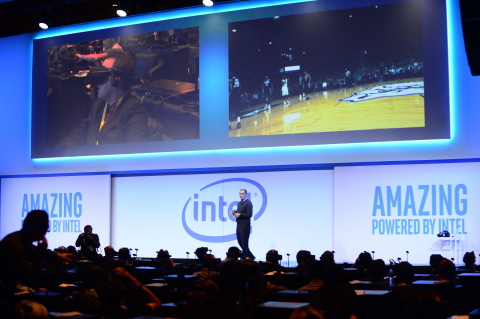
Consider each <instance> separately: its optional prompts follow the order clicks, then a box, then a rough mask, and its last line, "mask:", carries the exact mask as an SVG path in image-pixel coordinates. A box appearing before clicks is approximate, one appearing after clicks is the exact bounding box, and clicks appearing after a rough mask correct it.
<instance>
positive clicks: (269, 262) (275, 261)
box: [260, 249, 285, 275]
mask: <svg viewBox="0 0 480 319" xmlns="http://www.w3.org/2000/svg"><path fill="white" fill-rule="evenodd" d="M280 260H282V255H280V254H279V253H278V251H276V250H275V249H271V250H269V251H268V252H267V255H266V257H265V262H264V263H261V264H260V267H261V269H262V272H263V273H264V274H266V275H273V274H275V273H284V272H285V268H284V267H282V266H281V265H280V263H279V261H280Z"/></svg>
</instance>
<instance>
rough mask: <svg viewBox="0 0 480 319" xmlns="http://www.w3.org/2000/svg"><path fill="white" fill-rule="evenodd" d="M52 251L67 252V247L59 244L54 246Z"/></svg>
mask: <svg viewBox="0 0 480 319" xmlns="http://www.w3.org/2000/svg"><path fill="white" fill-rule="evenodd" d="M54 251H56V252H57V253H60V254H63V253H66V252H67V248H65V246H59V247H58V248H55V249H54Z"/></svg>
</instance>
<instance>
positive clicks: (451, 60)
mask: <svg viewBox="0 0 480 319" xmlns="http://www.w3.org/2000/svg"><path fill="white" fill-rule="evenodd" d="M311 1H316V0H276V1H275V0H259V1H255V0H254V1H245V2H235V3H230V4H223V5H217V6H213V7H209V8H208V7H196V8H189V9H182V10H178V11H171V12H166V13H154V14H148V15H143V16H135V17H128V18H115V19H112V20H107V21H101V22H96V23H89V24H84V25H76V26H70V27H65V28H59V29H52V30H45V31H41V32H38V33H36V34H34V36H33V39H42V38H49V37H54V36H60V35H65V34H73V33H79V32H86V31H93V30H98V29H105V28H113V27H119V26H125V25H132V24H140V23H147V22H153V21H159V20H170V19H177V18H185V17H191V16H199V15H206V14H212V13H221V12H229V11H236V10H244V9H252V8H260V7H267V6H276V5H284V4H292V3H302V2H311ZM457 7H458V5H457V6H456V5H455V1H454V0H446V10H447V14H446V15H447V41H448V55H449V57H448V70H449V90H450V91H449V93H450V136H451V137H450V138H449V139H437V140H416V141H395V142H367V143H352V144H327V145H306V146H303V145H302V146H280V147H263V148H240V149H238V148H237V149H221V150H201V151H181V152H163V153H138V154H118V155H117V154H116V155H100V156H79V157H60V158H38V159H33V161H36V162H58V161H60V162H68V161H77V160H78V159H80V158H81V159H82V160H93V161H98V160H100V159H103V160H109V159H112V158H115V159H138V158H159V157H171V156H179V155H180V156H183V155H184V156H192V155H195V154H206V155H209V154H212V155H213V154H235V153H237V154H238V153H245V152H252V153H255V154H256V155H260V156H261V155H262V154H266V153H272V152H276V151H279V152H282V151H292V152H295V151H297V152H298V151H302V152H303V151H306V152H308V151H318V150H322V151H330V150H331V151H334V150H341V151H347V152H349V151H352V152H354V151H356V150H358V149H360V148H362V149H365V148H366V147H369V148H372V149H376V148H382V149H383V150H385V151H386V152H388V151H394V150H398V147H404V148H405V147H408V149H409V151H412V152H415V151H421V150H422V149H424V148H425V147H429V146H436V145H437V146H438V145H447V144H449V143H452V142H453V141H454V138H455V136H456V122H455V121H456V100H455V92H456V86H455V83H456V76H457V75H456V73H455V72H454V70H455V63H456V62H455V61H456V59H455V57H456V52H455V47H454V44H455V43H456V42H457V41H458V39H457V37H456V34H458V32H456V29H455V28H458V23H457V24H456V23H455V17H456V16H457V15H458V12H457V11H458V8H457Z"/></svg>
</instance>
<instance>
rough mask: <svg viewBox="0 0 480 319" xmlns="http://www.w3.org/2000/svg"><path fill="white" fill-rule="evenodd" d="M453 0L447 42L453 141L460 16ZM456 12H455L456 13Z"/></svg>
mask: <svg viewBox="0 0 480 319" xmlns="http://www.w3.org/2000/svg"><path fill="white" fill-rule="evenodd" d="M453 2H454V1H453V0H447V41H448V76H449V85H448V86H449V89H450V92H449V93H450V138H451V141H453V140H454V139H455V134H456V131H457V130H456V124H457V122H456V119H457V116H456V115H457V114H456V103H455V100H456V99H455V93H456V91H457V89H456V83H457V81H456V75H454V74H455V73H454V70H455V69H456V65H455V64H456V63H457V62H456V61H457V56H456V53H455V47H454V43H455V42H456V41H458V40H457V39H456V37H455V36H454V34H455V32H454V21H455V19H456V17H458V16H459V12H458V10H459V6H458V5H454V4H453ZM454 11H455V12H454Z"/></svg>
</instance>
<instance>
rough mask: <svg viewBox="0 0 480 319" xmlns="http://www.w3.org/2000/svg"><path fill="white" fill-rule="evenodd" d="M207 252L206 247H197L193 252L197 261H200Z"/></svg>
mask: <svg viewBox="0 0 480 319" xmlns="http://www.w3.org/2000/svg"><path fill="white" fill-rule="evenodd" d="M207 252H208V247H198V248H197V249H196V250H195V255H196V256H197V258H198V259H202V258H203V255H205V254H206V253H207Z"/></svg>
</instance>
